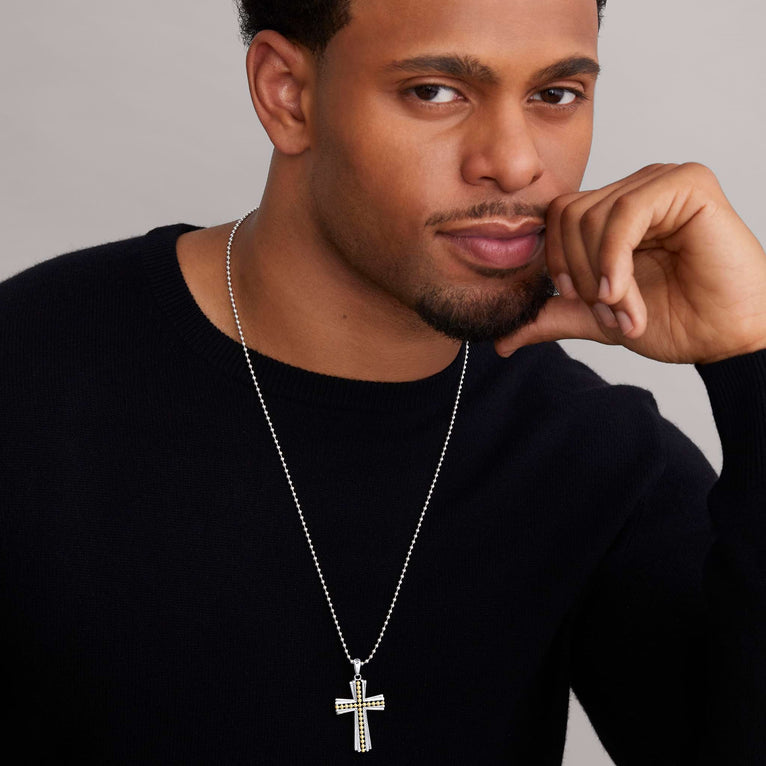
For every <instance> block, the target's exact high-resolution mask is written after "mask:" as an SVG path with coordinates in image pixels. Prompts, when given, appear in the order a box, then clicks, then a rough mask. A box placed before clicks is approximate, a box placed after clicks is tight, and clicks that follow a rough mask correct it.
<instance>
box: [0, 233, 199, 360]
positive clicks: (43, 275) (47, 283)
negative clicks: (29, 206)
mask: <svg viewBox="0 0 766 766" xmlns="http://www.w3.org/2000/svg"><path fill="white" fill-rule="evenodd" d="M190 228H194V227H190V226H189V225H188V224H175V225H171V226H163V227H158V228H156V229H152V230H151V231H150V232H148V233H147V234H144V235H141V236H136V237H131V238H127V239H122V240H118V241H114V242H108V243H104V244H99V245H94V246H92V247H87V248H83V249H81V250H76V251H72V252H68V253H64V254H61V255H57V256H55V257H53V258H49V259H48V260H45V261H43V262H41V263H38V264H36V265H34V266H31V267H29V268H27V269H25V270H23V271H21V272H19V273H18V274H15V275H14V276H12V277H10V278H8V279H6V280H5V281H3V282H0V325H2V326H3V328H4V329H5V330H7V331H6V332H4V333H3V335H4V338H3V341H4V342H3V343H0V354H2V353H3V352H4V351H5V352H8V351H9V345H10V346H11V347H12V346H14V345H19V344H28V343H34V342H35V340H36V339H38V338H42V337H43V336H48V337H56V336H60V335H61V334H62V333H64V334H66V333H69V332H72V331H74V330H76V329H77V328H79V327H81V326H82V327H85V326H88V327H91V328H93V327H96V326H97V324H98V323H99V322H101V323H107V324H108V323H109V321H110V320H111V319H114V318H117V316H118V315H119V314H120V313H121V312H122V314H123V315H124V312H125V311H129V309H130V306H132V305H136V304H137V303H140V298H141V296H142V294H143V293H145V292H146V285H147V280H146V269H145V264H146V261H147V260H148V259H149V258H150V256H151V255H153V254H157V255H160V254H161V253H162V252H163V251H165V253H166V254H167V251H168V248H171V247H172V248H174V246H175V240H176V239H177V237H178V236H179V235H180V233H182V232H184V231H188V230H189V229H190ZM14 341H15V342H14Z"/></svg>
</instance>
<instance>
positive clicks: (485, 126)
mask: <svg viewBox="0 0 766 766" xmlns="http://www.w3.org/2000/svg"><path fill="white" fill-rule="evenodd" d="M461 174H462V176H463V179H464V180H465V181H466V182H467V183H469V184H472V185H474V186H489V185H495V186H497V187H498V188H499V189H500V190H501V191H503V192H506V193H512V192H517V191H519V190H520V189H525V188H526V187H527V186H529V185H530V184H533V183H534V182H535V181H537V179H538V178H540V176H541V175H542V174H543V164H542V160H541V158H540V153H539V151H538V148H537V146H536V143H535V136H534V133H533V131H532V127H531V126H530V124H529V122H528V120H527V118H526V116H525V115H524V113H523V109H522V108H521V107H519V106H516V105H514V106H506V107H505V108H503V109H502V110H500V109H498V110H497V113H496V114H495V115H493V116H488V115H477V120H476V122H475V124H474V125H472V126H471V127H470V128H469V131H468V133H467V135H466V142H465V151H464V154H463V161H462V167H461Z"/></svg>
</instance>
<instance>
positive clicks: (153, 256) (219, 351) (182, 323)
mask: <svg viewBox="0 0 766 766" xmlns="http://www.w3.org/2000/svg"><path fill="white" fill-rule="evenodd" d="M200 228H202V227H200V226H195V225H192V224H188V223H177V224H171V225H168V226H161V227H158V228H155V229H152V230H151V231H149V232H148V233H147V234H146V235H145V237H144V238H143V239H144V243H143V248H142V251H143V261H144V267H145V271H146V274H147V277H148V279H149V283H150V285H151V288H152V291H153V294H154V297H155V299H156V300H157V302H158V303H159V305H160V307H161V308H162V310H163V312H164V313H165V314H166V316H167V317H168V319H169V320H170V321H171V323H172V324H173V325H174V326H175V328H176V330H177V331H178V332H179V333H180V334H181V335H182V337H183V339H184V340H185V342H186V343H187V345H189V346H190V347H191V348H192V349H193V350H194V351H195V352H197V353H198V354H201V355H202V356H204V357H205V358H206V359H207V360H208V361H209V362H210V363H212V364H213V365H214V366H215V367H216V368H217V369H218V370H219V371H220V372H222V373H224V374H225V375H227V376H229V377H231V378H234V379H236V380H238V381H239V382H240V383H242V384H244V385H247V386H250V387H253V381H252V378H251V377H250V371H249V370H248V368H247V363H246V361H245V355H244V351H243V349H242V345H241V344H240V343H238V342H237V341H235V340H234V339H232V338H230V337H229V336H228V335H226V333H224V332H222V331H221V330H220V329H219V328H218V327H216V326H215V325H214V324H213V323H212V322H211V321H210V320H209V319H208V317H207V316H206V315H205V313H204V312H203V311H202V309H201V308H200V306H199V305H198V304H197V302H196V300H195V298H194V296H193V295H192V293H191V291H190V290H189V287H188V285H187V284H186V280H185V279H184V276H183V273H182V271H181V266H180V264H179V262H178V256H177V252H176V242H177V240H178V238H179V237H180V236H181V235H182V234H185V233H186V232H189V231H196V230H198V229H200ZM221 279H225V261H224V253H222V254H221ZM481 345H482V344H479V347H480V346H481ZM479 347H477V345H475V344H474V345H472V346H471V359H474V357H475V354H476V351H477V350H479ZM464 350H465V347H463V350H461V351H460V353H458V354H457V356H456V357H455V359H454V360H453V361H452V362H451V363H450V364H449V365H448V366H447V367H446V368H444V369H443V370H441V371H440V372H437V373H436V374H434V375H431V376H429V377H427V378H422V379H420V380H414V381H406V382H396V383H391V382H375V381H366V380H353V379H349V378H339V377H334V376H332V375H325V374H322V373H317V372H312V371H309V370H304V369H302V368H300V367H294V366H292V365H290V364H287V363H285V362H280V361H278V360H276V359H274V358H272V357H269V356H266V355H264V354H261V353H259V352H258V351H256V350H255V349H253V348H251V347H250V346H248V351H249V354H250V358H251V360H252V363H253V368H254V369H255V374H256V376H257V378H258V383H259V385H260V386H261V388H262V390H263V391H264V392H265V391H268V392H269V394H270V395H272V396H278V397H284V398H290V399H297V400H302V401H309V402H312V403H314V404H316V405H317V406H322V405H326V406H332V407H341V408H344V409H364V410H370V409H378V410H385V411H395V410H398V409H401V408H407V409H410V408H416V409H437V408H443V407H445V406H450V407H451V406H452V403H453V402H454V398H455V395H456V393H457V384H458V380H459V377H460V370H461V368H462V364H463V354H464ZM471 359H469V362H468V370H467V371H466V379H468V377H469V372H470V368H471ZM474 360H475V359H474Z"/></svg>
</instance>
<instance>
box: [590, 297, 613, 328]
mask: <svg viewBox="0 0 766 766" xmlns="http://www.w3.org/2000/svg"><path fill="white" fill-rule="evenodd" d="M593 313H594V314H595V315H596V319H598V321H599V322H601V324H603V325H605V326H606V327H617V319H615V316H614V314H613V313H612V309H610V308H609V306H607V305H606V304H605V303H594V304H593Z"/></svg>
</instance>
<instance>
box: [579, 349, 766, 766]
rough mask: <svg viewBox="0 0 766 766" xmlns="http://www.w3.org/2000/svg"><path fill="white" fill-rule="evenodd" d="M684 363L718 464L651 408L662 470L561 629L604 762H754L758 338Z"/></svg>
mask: <svg viewBox="0 0 766 766" xmlns="http://www.w3.org/2000/svg"><path fill="white" fill-rule="evenodd" d="M696 369H697V370H698V372H699V373H700V375H701V377H702V379H703V381H704V383H705V386H706V388H707V390H708V394H709V396H710V401H711V405H712V408H713V414H714V417H715V421H716V426H717V428H718V432H719V435H720V438H721V443H722V448H723V456H724V464H723V470H722V472H721V476H720V477H716V475H715V472H714V471H713V469H712V468H711V466H710V465H709V463H708V462H707V461H706V460H705V458H704V457H703V455H702V454H701V453H700V451H699V450H698V449H697V447H695V446H694V444H693V443H692V442H691V441H690V440H689V439H688V438H687V437H686V436H685V435H684V434H683V433H681V431H679V430H678V429H677V428H676V427H675V426H674V425H673V424H671V423H669V422H668V421H667V420H664V419H663V418H661V417H660V416H659V413H658V416H657V417H658V421H657V427H658V428H659V429H660V432H661V435H662V443H663V444H664V462H665V469H664V472H663V474H662V476H661V478H660V480H659V481H658V482H657V484H656V485H655V486H654V487H653V489H652V491H651V492H650V493H649V494H648V495H647V496H646V497H645V498H644V501H643V503H642V504H641V506H640V508H639V509H638V511H637V513H636V514H634V515H633V517H632V518H631V521H630V522H629V523H628V524H627V525H626V527H625V529H624V530H623V531H622V533H621V535H620V537H619V538H618V539H617V540H616V541H615V543H614V545H613V547H612V548H611V549H610V551H609V554H608V555H607V557H606V558H605V559H604V561H603V562H602V564H601V567H600V569H599V571H598V573H597V575H596V576H595V577H594V580H593V582H592V584H591V585H592V587H591V588H590V589H589V592H588V594H587V596H586V598H585V600H584V602H583V604H582V605H581V609H580V611H579V613H578V615H577V619H576V622H575V627H574V633H573V642H572V686H573V689H574V692H575V694H576V695H577V697H578V699H579V700H580V703H581V704H582V706H583V708H584V709H585V711H586V713H587V714H588V716H589V718H590V720H591V722H592V723H593V725H594V728H595V729H596V732H597V733H598V735H599V737H600V739H601V741H602V743H603V744H604V746H605V747H606V749H607V751H608V752H609V754H610V756H611V757H612V759H613V760H614V761H615V763H616V764H618V766H632V765H633V764H636V766H638V764H641V766H647V765H648V764H652V766H655V765H659V764H674V765H675V764H690V765H691V764H694V766H712V765H713V764H716V765H717V766H724V765H725V766H740V765H742V766H745V764H747V766H756V764H764V763H766V349H764V350H761V351H756V352H754V353H749V354H744V355H740V356H735V357H732V358H729V359H725V360H723V361H720V362H714V363H711V364H706V365H697V366H696Z"/></svg>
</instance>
